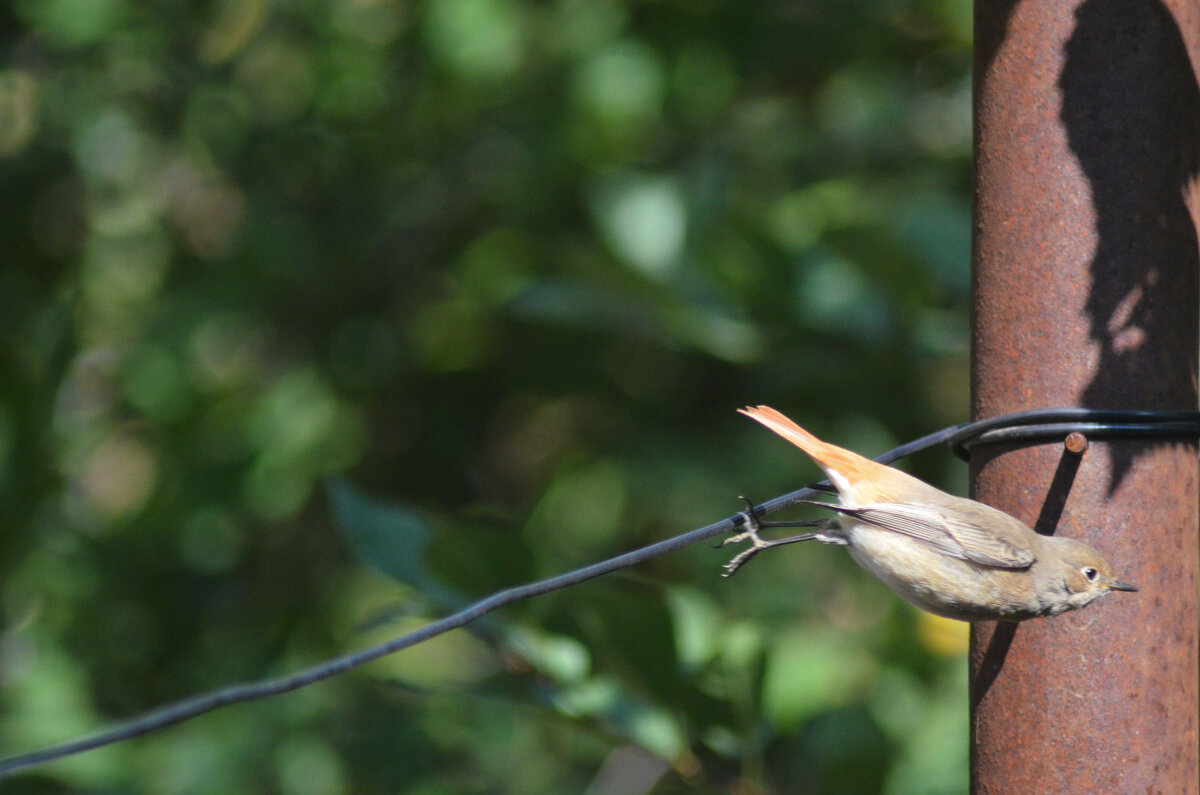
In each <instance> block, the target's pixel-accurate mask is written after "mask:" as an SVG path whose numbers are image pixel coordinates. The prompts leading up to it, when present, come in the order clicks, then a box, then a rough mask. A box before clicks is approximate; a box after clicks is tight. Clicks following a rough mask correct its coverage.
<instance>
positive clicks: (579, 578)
mask: <svg viewBox="0 0 1200 795" xmlns="http://www.w3.org/2000/svg"><path fill="white" fill-rule="evenodd" d="M1072 431H1080V432H1082V433H1085V434H1087V435H1089V436H1093V437H1097V438H1112V437H1128V436H1155V437H1161V436H1172V437H1187V438H1191V437H1197V436H1200V412H1194V411H1105V410H1096V409H1034V410H1032V411H1021V412H1017V413H1015V414H1006V415H1004V416H1001V417H993V418H991V419H987V420H980V421H978V422H971V423H964V424H962V425H955V426H952V427H950V428H945V429H943V430H940V431H937V432H936V433H931V434H929V435H928V436H923V437H921V438H920V439H917V440H915V441H912V442H909V443H908V444H904V445H901V446H899V447H897V448H895V449H894V450H889V451H888V452H886V453H884V454H883V455H881V456H879V457H877V458H875V459H874V460H875V461H878V462H880V463H882V464H890V463H892V462H893V461H896V460H899V459H901V458H904V457H905V456H909V455H913V454H914V453H918V452H920V451H922V450H927V449H928V448H930V447H933V446H935V445H939V444H943V443H945V444H949V445H950V449H951V450H952V451H954V453H955V454H956V455H958V456H959V457H960V458H965V457H966V456H967V455H969V451H970V449H971V448H973V447H975V446H978V445H981V444H997V443H1000V442H1015V441H1022V442H1026V441H1032V440H1048V439H1062V438H1063V437H1065V436H1066V434H1068V433H1071V432H1072ZM827 490H828V483H827V482H823V483H819V484H815V485H813V486H806V487H804V488H802V489H797V490H796V491H793V492H792V493H790V494H785V495H783V496H782V497H776V498H775V499H773V500H768V501H767V502H765V503H763V504H762V505H760V506H758V507H757V508H754V513H755V515H758V516H766V515H768V514H772V513H775V512H776V511H780V510H783V509H784V508H788V507H790V506H793V505H796V504H797V503H800V502H802V501H804V500H809V499H812V498H813V497H815V496H818V495H819V494H820V493H821V492H823V491H827ZM744 522H745V515H744V514H740V513H739V514H737V515H734V516H731V517H729V518H727V519H723V520H721V521H719V522H714V523H713V524H710V525H707V526H705V527H701V528H699V529H697V530H692V531H691V532H688V533H684V534H683V535H679V536H675V537H674V538H669V539H667V540H665V541H659V542H658V543H655V544H650V545H649V546H645V547H642V548H641V549H635V550H633V551H632V552H626V553H625V554H623V555H618V556H616V557H614V558H609V559H608V560H604V561H601V562H599V563H594V564H592V565H590V566H585V567H583V568H581V569H576V570H575V571H570V572H567V573H566V574H560V575H558V576H557V577H550V578H548V579H545V580H540V581H538V582H534V583H529V584H527V585H521V586H517V587H515V588H508V589H506V590H503V591H499V592H497V593H494V594H492V595H491V596H489V597H487V598H485V599H481V600H480V601H478V602H474V603H473V604H471V605H468V606H467V607H465V608H463V609H462V610H459V611H458V612H456V613H452V614H451V615H449V616H446V617H445V618H442V619H439V620H437V621H434V622H432V623H430V624H428V625H426V626H424V627H422V628H421V629H418V630H416V631H415V632H410V633H408V634H406V635H401V636H399V637H397V638H392V639H391V640H388V641H385V642H383V643H380V644H377V645H375V646H371V647H368V648H366V649H363V650H361V651H357V652H353V653H351V654H346V655H343V656H341V657H336V658H334V659H332V660H329V661H327V662H324V663H320V664H318V665H314V666H312V667H310V668H306V669H304V670H302V671H300V672H298V673H295V674H290V675H288V676H283V677H279V678H277V679H267V680H264V681H262V682H251V683H245V684H239V685H232V686H230V687H225V688H221V689H219V690H214V691H211V692H209V693H203V694H201V695H199V696H192V697H189V698H184V699H181V700H179V701H176V702H174V703H172V704H167V705H166V706H163V707H159V708H158V709H155V710H151V711H150V712H147V713H144V714H143V715H141V716H139V717H137V718H134V719H133V720H130V721H127V722H124V723H119V724H116V725H114V726H111V727H109V728H108V729H104V730H103V731H100V732H98V733H96V734H94V735H92V736H91V737H84V738H82V739H79V740H72V741H70V742H66V743H62V744H60V745H55V746H51V747H49V748H43V749H41V750H39V751H33V752H31V753H27V754H20V755H17V756H11V757H8V758H7V759H2V760H0V778H4V777H6V776H9V775H11V774H12V773H15V772H17V771H18V770H23V769H25V768H29V767H33V766H34V765H39V764H43V763H45V762H50V761H52V760H55V759H62V758H63V757H67V756H71V755H73V754H78V753H82V752H84V751H89V750H91V749H93V748H99V747H101V746H105V745H112V744H113V743H118V742H121V741H123V740H129V739H132V738H134V737H140V736H141V735H143V734H148V733H150V732H152V731H156V730H158V729H162V728H166V727H167V726H173V725H175V724H177V723H182V722H183V721H185V720H188V719H190V718H194V717H196V716H198V715H203V714H204V713H206V712H211V711H213V710H215V709H219V708H221V707H225V706H229V705H231V704H238V703H242V702H245V701H255V700H257V699H261V698H267V697H270V696H275V695H279V694H281V693H287V692H290V691H293V690H298V689H300V688H302V687H307V686H308V685H311V684H314V683H316V682H320V681H322V680H324V679H329V678H331V677H334V676H337V675H338V674H342V673H345V672H347V671H350V670H353V669H355V668H358V667H360V666H362V665H365V664H366V663H368V662H371V661H372V660H375V659H378V658H380V657H384V656H386V655H388V654H392V653H394V652H397V651H400V650H401V649H406V648H409V647H410V646H415V645H417V644H418V643H422V642H424V641H426V640H429V639H430V638H433V637H435V636H437V635H441V634H443V633H445V632H448V631H450V630H452V629H457V628H458V627H461V626H463V625H464V624H469V623H470V622H472V621H474V620H475V619H477V618H480V617H482V616H484V615H486V614H488V613H490V612H492V611H493V610H496V609H498V608H501V607H504V606H505V605H510V604H512V603H514V602H519V601H521V600H523V599H529V598H531V597H534V596H540V595H541V594H544V593H549V592H550V591H556V590H559V589H560V588H566V587H568V586H571V585H577V584H579V583H581V582H584V581H586V580H590V579H593V578H595V577H599V576H601V575H604V574H609V573H610V572H613V571H616V570H618V569H623V568H625V567H627V566H634V565H637V564H638V563H642V562H645V561H647V560H650V559H651V558H656V557H658V556H660V555H665V554H666V553H668V552H674V551H676V550H678V549H683V548H684V547H687V546H691V545H692V544H696V543H699V542H700V541H704V540H707V539H709V538H714V537H716V536H719V535H722V534H724V533H728V532H731V531H732V530H734V529H736V528H738V527H740V526H741V525H742V524H743V523H744Z"/></svg>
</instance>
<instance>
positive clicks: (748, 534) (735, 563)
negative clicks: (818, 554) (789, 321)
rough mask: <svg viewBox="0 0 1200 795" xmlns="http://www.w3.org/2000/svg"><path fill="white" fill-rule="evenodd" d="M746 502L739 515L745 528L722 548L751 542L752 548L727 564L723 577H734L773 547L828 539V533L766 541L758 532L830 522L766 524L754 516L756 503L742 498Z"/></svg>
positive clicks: (822, 524) (826, 520)
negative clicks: (745, 565)
mask: <svg viewBox="0 0 1200 795" xmlns="http://www.w3.org/2000/svg"><path fill="white" fill-rule="evenodd" d="M742 499H743V500H745V501H746V510H744V511H742V512H741V513H739V514H738V516H740V517H741V518H742V523H741V526H742V527H743V528H745V529H744V530H742V532H740V533H738V534H737V535H734V536H730V537H729V538H727V539H725V540H724V541H723V542H722V543H721V546H722V547H725V546H729V545H730V544H740V543H741V542H743V541H749V542H750V546H749V547H748V548H746V549H743V550H742V551H741V552H739V553H738V554H737V555H734V557H733V558H732V559H731V560H730V561H729V562H728V563H726V564H725V566H724V569H725V573H724V574H722V575H721V576H722V577H732V576H733V575H734V573H736V572H737V570H738V569H740V568H741V567H742V566H743V565H744V564H746V563H747V562H749V560H750V558H752V557H754V556H755V555H757V554H758V553H759V552H761V551H762V550H764V549H770V548H771V547H780V546H783V545H784V544H795V543H796V542H798V541H811V540H813V539H818V540H822V541H823V540H825V538H827V537H828V534H827V533H824V532H816V533H801V534H800V535H795V536H789V537H788V538H780V539H777V540H775V541H764V540H763V539H762V538H761V537H760V536H759V535H758V531H759V530H762V529H763V528H765V527H824V526H826V525H827V523H828V522H829V521H830V520H829V519H805V520H803V521H796V522H764V521H762V520H761V519H759V518H758V517H757V516H756V515H755V514H754V503H753V502H751V501H750V500H748V499H746V498H745V497H742Z"/></svg>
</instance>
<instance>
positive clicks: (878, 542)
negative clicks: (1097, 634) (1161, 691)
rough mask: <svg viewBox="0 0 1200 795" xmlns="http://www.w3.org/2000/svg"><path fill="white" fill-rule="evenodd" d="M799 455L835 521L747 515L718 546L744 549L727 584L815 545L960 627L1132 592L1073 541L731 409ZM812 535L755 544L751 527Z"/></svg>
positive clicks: (792, 427) (774, 415)
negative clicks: (764, 556) (818, 474)
mask: <svg viewBox="0 0 1200 795" xmlns="http://www.w3.org/2000/svg"><path fill="white" fill-rule="evenodd" d="M739 411H740V412H741V413H742V414H745V415H746V416H748V417H750V418H752V419H755V420H757V421H758V422H761V423H762V424H763V425H765V426H767V427H768V428H770V429H771V430H773V431H775V433H777V434H779V435H780V436H782V437H783V438H785V439H787V440H788V441H789V442H791V443H792V444H794V445H796V446H797V447H799V448H800V449H801V450H803V451H804V452H805V453H807V454H808V455H809V457H810V458H812V459H813V461H815V462H816V463H817V465H818V466H819V467H821V469H822V470H824V472H825V474H826V476H828V478H829V481H830V483H832V484H833V486H834V487H835V488H836V489H837V492H838V497H839V502H838V504H836V505H833V504H829V503H822V502H815V503H812V504H815V505H822V506H824V507H826V508H831V509H832V510H834V511H837V513H838V514H839V515H838V516H837V517H835V518H831V519H824V520H819V521H808V522H787V523H784V522H779V523H771V524H765V523H762V522H759V521H758V519H757V518H756V517H755V516H754V511H753V507H752V506H751V507H750V509H749V510H748V512H747V513H745V514H743V516H744V517H745V519H744V525H743V526H744V527H745V528H746V529H745V531H744V532H742V533H740V534H739V535H736V536H733V537H732V538H729V539H727V540H726V542H725V543H726V544H729V543H736V542H741V541H750V542H751V544H752V546H751V547H750V548H748V549H746V550H745V551H743V552H742V553H740V554H739V555H738V556H737V557H735V558H734V559H733V560H731V561H730V562H729V563H728V564H726V576H729V575H731V574H733V572H735V571H737V569H738V568H739V567H740V566H741V565H742V564H743V563H745V562H746V561H747V560H749V559H750V558H751V557H753V556H754V555H755V554H756V553H758V552H759V551H760V550H762V549H767V548H769V547H773V546H779V545H781V544H789V543H794V542H796V541H808V540H816V541H820V542H821V543H824V544H838V545H842V546H847V547H849V551H850V556H851V557H852V558H854V560H855V561H856V562H857V563H858V565H860V566H862V567H863V568H864V569H866V570H867V571H868V572H870V573H871V574H873V575H875V577H877V578H878V579H879V580H880V581H882V582H883V583H884V585H887V586H888V587H889V588H891V589H892V590H893V591H895V592H896V593H897V594H898V595H899V596H901V597H902V598H904V599H905V600H907V601H909V602H911V603H912V604H914V605H916V606H917V607H919V608H921V609H922V610H927V611H929V612H930V613H933V614H934V615H938V616H945V617H946V618H953V619H958V620H960V621H983V620H999V621H1024V620H1025V619H1029V618H1038V617H1041V616H1054V615H1058V614H1059V613H1063V612H1066V611H1067V610H1075V609H1077V608H1080V607H1084V606H1086V605H1088V604H1091V603H1092V602H1093V601H1095V600H1096V599H1099V598H1100V597H1101V596H1103V595H1104V594H1106V593H1108V592H1109V591H1136V590H1137V588H1135V587H1134V586H1132V585H1129V584H1128V583H1124V582H1121V581H1120V580H1118V579H1117V578H1116V577H1115V576H1113V570H1112V567H1111V566H1110V565H1109V563H1108V561H1106V560H1105V559H1104V557H1103V556H1101V555H1100V553H1099V552H1097V551H1096V550H1094V549H1092V548H1091V547H1089V546H1088V545H1087V544H1084V543H1083V542H1082V541H1076V540H1075V539H1073V538H1062V537H1056V536H1044V535H1040V534H1038V533H1036V532H1034V531H1033V530H1032V529H1031V528H1030V527H1028V526H1027V525H1026V524H1024V523H1023V522H1021V521H1019V520H1017V519H1015V518H1013V517H1012V516H1009V515H1008V514H1006V513H1004V512H1002V511H999V510H996V509H995V508H992V507H990V506H987V505H984V504H983V503H981V502H976V501H975V500H969V499H966V498H964V497H955V496H953V495H950V494H947V493H945V492H944V491H941V490H939V489H936V488H934V487H933V486H930V485H929V484H928V483H925V482H923V481H920V480H918V479H917V478H915V477H913V476H912V475H909V474H907V473H904V472H901V471H900V470H898V469H893V468H892V467H889V466H886V465H884V464H879V463H876V462H875V461H871V460H870V459H868V458H864V457H863V456H860V455H858V454H857V453H852V452H850V451H849V450H845V449H842V448H841V447H837V446H836V445H832V444H829V443H827V442H823V441H821V440H820V439H818V438H817V437H815V436H813V435H812V434H811V433H809V432H808V431H806V430H804V429H803V428H801V427H800V426H799V425H797V424H796V423H794V422H792V421H791V420H790V419H788V418H787V417H785V416H784V415H783V414H781V413H779V412H778V411H776V410H775V409H773V408H770V407H768V406H758V407H755V408H750V407H748V408H744V409H739ZM797 525H805V526H817V527H818V528H819V529H818V530H817V531H816V532H812V533H806V534H804V535H799V536H794V537H792V538H784V539H779V540H777V541H764V540H762V539H761V538H759V536H758V532H757V531H758V529H759V528H760V527H769V526H797Z"/></svg>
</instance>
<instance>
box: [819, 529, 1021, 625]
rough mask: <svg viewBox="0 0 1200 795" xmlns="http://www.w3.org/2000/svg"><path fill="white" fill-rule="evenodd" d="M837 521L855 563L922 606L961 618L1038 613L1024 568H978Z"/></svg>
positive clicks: (910, 541) (893, 535)
mask: <svg viewBox="0 0 1200 795" xmlns="http://www.w3.org/2000/svg"><path fill="white" fill-rule="evenodd" d="M842 523H843V531H844V532H845V534H846V538H847V540H848V541H849V546H850V555H851V557H853V558H854V560H855V562H857V563H858V565H860V566H862V567H863V568H864V569H866V570H867V571H868V572H870V573H871V574H873V575H874V576H875V577H876V578H877V579H878V580H879V581H881V582H882V583H883V584H884V585H886V586H888V587H889V588H891V589H892V590H893V591H894V592H895V593H896V594H897V595H899V596H900V597H902V598H903V599H905V600H906V601H908V602H910V603H911V604H914V605H916V606H917V607H919V608H921V609H922V610H927V611H929V612H930V613H934V614H935V615H939V616H945V617H947V618H954V619H959V620H962V621H974V620H980V619H1008V620H1020V619H1024V618H1031V617H1033V616H1035V615H1039V614H1040V605H1039V602H1038V599H1037V597H1036V592H1035V590H1034V587H1033V583H1032V579H1031V575H1030V573H1029V571H1028V570H1022V569H998V568H992V567H988V566H981V565H979V564H976V563H973V562H971V561H968V560H963V559H961V558H956V557H952V556H950V555H946V554H944V553H942V552H939V551H938V550H936V549H934V548H933V547H931V546H929V545H928V544H925V543H923V542H921V541H918V540H916V539H914V538H911V537H909V536H906V535H903V534H901V533H897V532H894V531H892V530H881V529H879V528H877V527H874V526H872V525H866V524H860V523H857V522H853V521H852V520H850V517H843V519H842Z"/></svg>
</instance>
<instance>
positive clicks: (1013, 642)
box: [970, 0, 1200, 795]
mask: <svg viewBox="0 0 1200 795" xmlns="http://www.w3.org/2000/svg"><path fill="white" fill-rule="evenodd" d="M975 47H976V55H975V59H976V61H975V144H976V188H975V205H976V206H975V211H976V220H975V244H974V278H973V301H974V303H973V312H974V317H973V329H974V331H973V340H972V343H973V345H972V395H973V397H972V404H973V405H972V412H973V416H974V417H975V418H976V419H979V418H983V417H990V416H995V415H998V414H1003V413H1005V412H1010V411H1016V410H1019V409H1028V408H1041V407H1059V406H1086V407H1092V408H1125V409H1190V410H1194V409H1196V406H1197V384H1196V378H1197V339H1198V337H1200V322H1198V302H1200V292H1198V291H1200V287H1198V278H1197V270H1198V263H1200V254H1198V246H1197V229H1198V228H1200V188H1198V187H1197V186H1198V183H1200V165H1198V163H1200V155H1198V149H1200V90H1198V89H1197V65H1200V0H1163V2H1158V0H1071V1H1070V2H1067V1H1060V0H1049V1H1047V2H1041V0H1039V1H1038V2H1014V1H1013V0H977V2H976V10H975ZM1073 441H1074V443H1075V444H1074V445H1072V446H1071V449H1065V448H1064V445H1062V444H1059V445H1042V446H1037V447H1025V448H1010V449H997V448H990V449H983V450H977V452H976V453H975V454H973V456H972V461H971V467H972V475H973V484H974V495H975V496H976V498H977V499H981V500H983V501H985V502H988V503H991V504H993V505H996V506H998V507H1000V508H1002V509H1004V510H1007V511H1009V512H1011V513H1013V514H1015V515H1016V516H1019V517H1021V518H1022V519H1024V520H1025V521H1026V522H1028V523H1030V524H1032V525H1035V526H1036V527H1038V529H1039V530H1042V531H1049V532H1055V533H1058V534H1061V535H1067V536H1073V537H1077V538H1081V539H1084V540H1086V541H1088V542H1089V543H1091V544H1093V545H1094V546H1096V547H1097V548H1099V549H1100V550H1102V551H1103V552H1104V553H1105V554H1106V556H1107V557H1108V558H1109V559H1110V560H1111V561H1112V562H1113V564H1114V565H1115V567H1116V569H1117V572H1118V574H1119V575H1120V576H1121V577H1122V578H1124V579H1127V580H1130V581H1132V582H1134V583H1136V584H1138V585H1140V586H1141V588H1142V590H1141V592H1140V593H1136V594H1123V593H1118V594H1113V595H1110V596H1108V597H1105V598H1104V599H1102V600H1101V601H1100V602H1098V603H1096V604H1094V605H1092V606H1091V607H1089V608H1087V609H1085V610H1081V611H1078V612H1075V613H1069V614H1066V615H1063V616H1059V617H1056V618H1051V619H1043V620H1035V621H1030V622H1026V623H1023V624H1020V625H1011V624H1010V625H1005V624H992V623H981V624H977V625H976V626H975V627H974V628H973V630H972V639H971V654H970V666H971V735H972V743H971V774H972V790H973V791H974V792H977V793H1005V794H1006V795H1007V794H1008V793H1018V792H1019V793H1041V792H1054V793H1058V792H1145V793H1188V792H1191V793H1195V792H1196V791H1197V787H1198V786H1200V785H1198V783H1197V782H1198V780H1200V770H1198V767H1200V766H1198V755H1200V739H1198V736H1197V712H1198V709H1200V698H1198V694H1197V683H1198V679H1200V668H1198V665H1197V621H1198V613H1197V564H1198V558H1200V552H1198V548H1197V503H1198V499H1200V494H1198V473H1197V450H1196V445H1195V443H1194V441H1187V440H1179V441H1171V440H1167V441H1163V440H1150V439H1146V440H1119V441H1111V442H1108V441H1097V440H1095V439H1092V440H1090V443H1089V444H1080V440H1079V439H1075V440H1073ZM1081 448H1083V449H1082V452H1072V450H1075V451H1079V450H1080V449H1081ZM1064 500H1065V501H1064Z"/></svg>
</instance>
